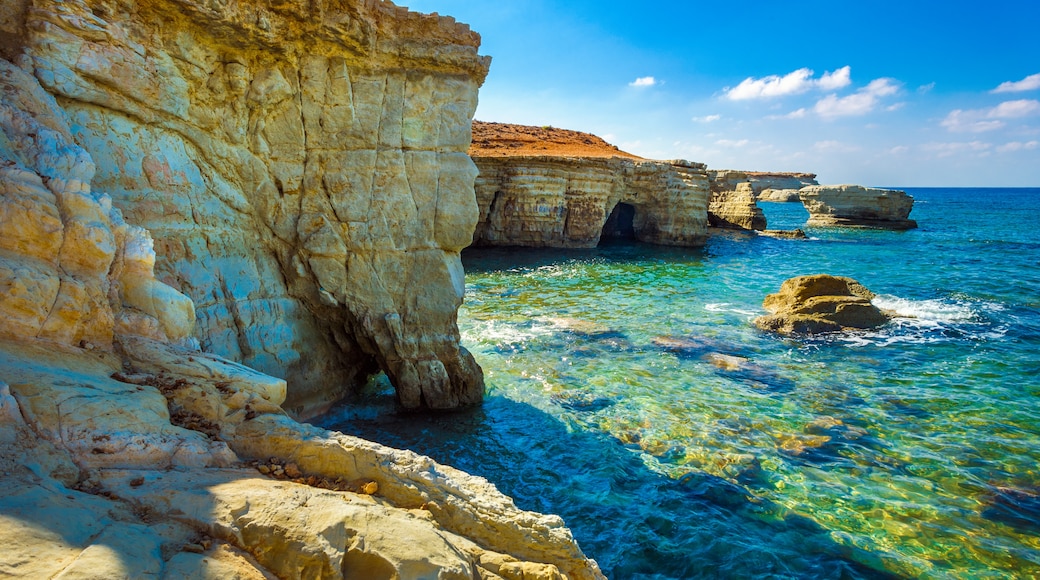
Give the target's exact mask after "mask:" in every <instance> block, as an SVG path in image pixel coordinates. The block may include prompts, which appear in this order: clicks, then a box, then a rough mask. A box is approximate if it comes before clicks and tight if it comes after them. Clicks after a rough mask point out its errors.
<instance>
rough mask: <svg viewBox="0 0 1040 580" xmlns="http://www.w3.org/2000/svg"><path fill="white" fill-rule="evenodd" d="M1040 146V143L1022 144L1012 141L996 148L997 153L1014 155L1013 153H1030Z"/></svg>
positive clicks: (1029, 142)
mask: <svg viewBox="0 0 1040 580" xmlns="http://www.w3.org/2000/svg"><path fill="white" fill-rule="evenodd" d="M1038 146H1040V141H1027V142H1026V143H1022V142H1021V141H1012V142H1010V143H1005V144H1003V145H1001V146H1000V147H997V153H1014V152H1015V151H1031V150H1033V149H1036V148H1037V147H1038Z"/></svg>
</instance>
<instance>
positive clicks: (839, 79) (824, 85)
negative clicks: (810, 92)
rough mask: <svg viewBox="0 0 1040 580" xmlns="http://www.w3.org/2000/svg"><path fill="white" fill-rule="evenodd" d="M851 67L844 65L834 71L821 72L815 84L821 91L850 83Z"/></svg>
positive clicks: (840, 87)
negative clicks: (821, 74)
mask: <svg viewBox="0 0 1040 580" xmlns="http://www.w3.org/2000/svg"><path fill="white" fill-rule="evenodd" d="M851 72H852V67H850V66H848V65H846V66H843V67H841V68H839V69H838V70H836V71H834V72H829V73H823V76H822V77H820V80H819V81H818V82H817V83H816V86H817V87H819V88H820V90H821V91H836V90H838V89H843V88H845V87H847V86H849V85H850V84H852V75H851V74H850V73H851Z"/></svg>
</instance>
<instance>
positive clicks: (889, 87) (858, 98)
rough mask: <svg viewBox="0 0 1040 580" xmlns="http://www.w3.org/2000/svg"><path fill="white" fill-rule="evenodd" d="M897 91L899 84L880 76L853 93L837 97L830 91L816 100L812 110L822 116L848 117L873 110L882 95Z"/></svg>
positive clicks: (885, 95) (892, 93)
mask: <svg viewBox="0 0 1040 580" xmlns="http://www.w3.org/2000/svg"><path fill="white" fill-rule="evenodd" d="M897 92H899V84H898V83H896V81H894V80H892V79H887V78H880V79H874V80H872V81H870V84H868V85H867V86H865V87H863V88H862V89H860V90H858V91H856V92H855V93H853V94H851V95H848V96H844V97H839V96H838V95H837V94H834V93H831V94H829V95H827V96H826V97H824V98H822V99H820V100H819V101H816V106H815V107H813V111H815V112H816V114H817V115H819V116H821V117H824V118H835V117H848V116H856V115H866V114H867V113H869V112H871V111H873V110H874V109H875V108H876V107H877V105H878V102H879V101H880V100H881V98H882V97H887V96H890V95H894V94H896V93H897Z"/></svg>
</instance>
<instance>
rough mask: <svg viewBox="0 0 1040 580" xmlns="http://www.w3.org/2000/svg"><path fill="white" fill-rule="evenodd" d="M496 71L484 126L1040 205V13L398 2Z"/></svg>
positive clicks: (968, 7) (927, 6)
mask: <svg viewBox="0 0 1040 580" xmlns="http://www.w3.org/2000/svg"><path fill="white" fill-rule="evenodd" d="M398 3H399V4H402V5H406V6H409V7H410V8H411V9H412V10H417V11H420V12H438V13H440V14H447V15H451V16H454V17H455V18H456V19H458V20H459V21H460V22H465V23H467V24H469V25H471V26H472V28H473V29H474V30H476V31H477V32H479V33H481V35H482V37H483V45H482V48H481V53H482V54H486V55H490V56H491V57H492V58H493V61H492V64H491V72H490V74H489V75H488V79H487V81H486V82H485V84H484V86H483V87H482V88H481V92H480V106H479V108H478V109H477V114H476V118H478V119H480V120H484V121H502V122H513V123H523V124H529V125H553V126H556V127H564V128H568V129H576V130H581V131H588V132H591V133H595V134H597V135H600V136H602V137H604V138H606V139H607V140H608V141H610V142H611V143H614V144H616V145H618V146H619V147H621V148H622V149H624V150H626V151H630V152H632V153H636V154H638V155H642V156H644V157H650V158H655V159H672V158H684V159H688V160H691V161H700V162H704V163H707V164H708V165H709V167H712V168H719V169H724V168H725V169H748V170H766V171H810V172H814V173H817V174H819V180H820V182H821V183H858V184H864V185H879V186H886V185H887V186H1031V187H1040V0H1018V1H1007V0H989V1H987V2H978V1H974V2H967V1H960V0H952V1H945V2H938V1H936V2H921V1H915V0H899V1H889V0H872V1H871V2H860V1H843V0H830V1H786V2H777V1H775V0H772V1H745V2H737V1H730V2H675V1H645V2H640V3H635V2H621V1H616V0H598V1H593V0H570V1H566V2H565V1H563V0H499V1H497V2H494V1H488V0H398Z"/></svg>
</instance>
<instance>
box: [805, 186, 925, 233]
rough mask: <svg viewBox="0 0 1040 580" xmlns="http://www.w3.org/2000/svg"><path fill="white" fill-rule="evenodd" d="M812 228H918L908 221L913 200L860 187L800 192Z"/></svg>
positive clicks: (811, 188)
mask: <svg viewBox="0 0 1040 580" xmlns="http://www.w3.org/2000/svg"><path fill="white" fill-rule="evenodd" d="M799 197H800V198H801V200H802V203H803V204H804V205H805V209H807V210H809V221H808V224H807V225H810V226H853V227H869V228H879V229H888V230H908V229H913V228H916V227H917V222H915V221H914V220H912V219H909V215H910V210H912V209H913V208H914V198H912V197H910V196H909V195H907V194H906V192H904V191H897V190H893V189H875V188H869V187H863V186H860V185H810V186H808V187H803V188H802V189H801V190H799Z"/></svg>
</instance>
